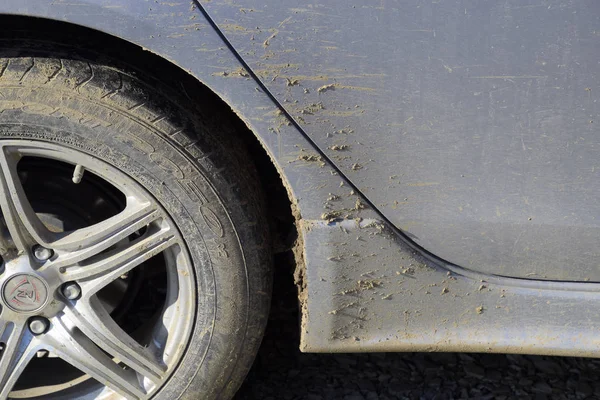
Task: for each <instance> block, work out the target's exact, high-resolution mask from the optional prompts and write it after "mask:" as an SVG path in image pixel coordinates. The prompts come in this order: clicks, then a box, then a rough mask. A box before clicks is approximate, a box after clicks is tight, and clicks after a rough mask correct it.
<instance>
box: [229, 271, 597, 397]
mask: <svg viewBox="0 0 600 400" xmlns="http://www.w3.org/2000/svg"><path fill="white" fill-rule="evenodd" d="M276 282H277V285H276V286H275V292H274V299H273V309H272V312H271V318H270V322H269V326H268V328H267V333H266V336H265V339H264V341H263V345H262V347H261V349H260V352H259V355H258V357H257V359H256V362H255V364H254V366H253V368H252V370H251V371H250V374H249V375H248V378H247V379H246V382H245V383H244V385H243V386H242V388H241V389H240V391H239V393H238V395H237V396H236V400H245V399H261V400H263V399H264V400H279V399H284V400H291V399H309V400H321V399H342V400H384V399H500V400H501V399H514V398H519V399H595V398H600V374H599V372H600V360H596V359H586V358H567V357H540V356H521V355H504V354H455V353H402V354H400V353H371V354H302V353H300V352H299V351H298V343H299V328H298V308H297V306H296V301H295V297H294V295H295V288H294V286H293V283H292V280H291V278H290V277H289V276H288V274H287V273H285V272H283V271H281V272H280V273H279V276H277V277H276Z"/></svg>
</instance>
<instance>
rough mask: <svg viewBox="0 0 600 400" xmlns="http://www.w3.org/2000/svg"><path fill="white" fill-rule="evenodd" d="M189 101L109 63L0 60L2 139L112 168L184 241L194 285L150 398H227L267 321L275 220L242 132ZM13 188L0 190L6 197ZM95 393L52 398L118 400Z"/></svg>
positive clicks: (79, 391) (239, 380) (148, 78)
mask: <svg viewBox="0 0 600 400" xmlns="http://www.w3.org/2000/svg"><path fill="white" fill-rule="evenodd" d="M186 101H187V99H186V98H185V96H182V95H180V94H179V93H178V92H177V90H174V89H172V88H170V87H168V86H167V85H165V84H163V83H162V81H161V79H160V77H155V76H152V77H151V76H144V75H143V73H140V72H139V71H130V70H128V71H125V70H123V69H121V68H120V67H115V66H113V65H106V63H102V62H88V61H86V60H79V59H74V57H68V56H67V57H63V56H60V57H54V56H41V57H29V56H27V57H21V56H19V57H4V58H0V145H2V143H5V144H7V145H6V148H7V149H9V147H10V146H13V147H14V148H17V147H19V143H23V145H24V146H31V147H32V148H36V146H38V145H39V147H40V148H43V149H58V150H57V151H58V152H60V151H62V150H60V149H64V151H65V154H67V153H68V154H74V156H73V157H81V160H88V159H89V160H91V161H90V162H92V161H93V162H94V163H97V165H105V166H106V168H107V169H109V168H110V169H111V170H112V169H115V170H116V171H118V173H119V174H122V176H123V177H127V179H129V178H130V179H131V181H132V184H135V185H139V186H140V188H141V189H140V190H144V191H145V193H147V194H148V198H151V199H154V200H155V201H156V203H157V204H158V206H159V207H161V209H162V210H164V212H165V213H166V214H167V216H168V218H169V219H170V221H172V222H173V223H174V226H176V230H177V231H178V233H179V235H180V237H181V238H182V240H183V243H184V247H185V249H186V251H187V253H188V254H189V257H190V260H191V265H192V269H191V271H192V273H190V274H187V273H186V274H183V273H182V272H181V271H180V274H179V278H178V279H181V280H184V279H189V280H190V281H191V282H192V283H191V287H193V290H192V291H191V292H190V293H189V295H193V298H194V306H193V307H192V308H191V309H193V312H191V314H192V315H188V316H187V317H189V319H190V321H191V323H190V330H189V335H188V336H187V338H188V339H187V340H182V342H181V343H179V347H178V348H179V349H183V350H182V352H181V356H180V358H179V359H178V360H177V361H176V363H175V364H174V365H171V366H169V367H168V368H169V377H168V379H165V380H164V381H162V382H161V383H160V385H159V386H157V387H156V388H154V389H153V391H152V392H151V393H150V392H149V393H148V397H152V398H157V399H229V398H231V397H233V395H234V394H235V392H236V391H237V389H238V388H239V386H240V384H241V383H242V381H243V379H244V377H245V375H246V374H247V372H248V370H249V368H250V366H251V365H252V362H253V360H254V357H255V355H256V352H257V351H258V347H259V345H260V342H261V339H262V335H263V332H264V327H265V324H266V320H267V317H268V311H269V305H270V294H271V284H272V282H271V281H272V266H271V262H272V260H271V254H270V240H269V237H268V229H267V226H268V225H267V223H266V220H265V210H264V206H263V198H262V194H261V191H260V189H259V186H258V179H257V175H256V172H255V170H254V167H253V164H252V162H251V161H250V158H249V156H248V154H246V153H245V150H244V148H243V146H241V145H240V144H239V143H238V142H236V140H235V137H236V136H235V135H236V133H235V132H232V131H231V128H229V127H228V125H227V124H221V123H220V121H218V120H215V118H214V117H213V116H212V115H210V114H209V113H206V114H205V115H203V114H202V110H201V109H200V110H197V109H194V108H193V107H191V106H189V105H188V104H186ZM9 144H10V146H9ZM10 148H12V147H10ZM0 150H1V148H0ZM7 151H9V150H7ZM14 151H15V152H18V151H19V150H14ZM49 151H50V150H48V152H49ZM52 151H54V150H52ZM74 159H75V158H74ZM61 162H62V161H61ZM82 163H83V162H82ZM67 164H69V163H67ZM72 164H73V167H74V170H75V169H76V165H77V162H73V163H72ZM69 165H71V164H69ZM94 165H96V164H94ZM98 168H99V170H98V171H99V172H98V174H99V175H102V171H101V170H102V167H98ZM85 173H88V172H85ZM94 173H95V172H94ZM94 173H92V175H93V174H94ZM116 173H117V172H115V174H116ZM115 176H116V175H115ZM123 179H125V178H123ZM127 182H129V181H127ZM123 185H126V183H123ZM10 190H11V189H10V188H8V187H7V188H5V189H4V193H2V188H0V196H2V195H4V196H5V197H6V196H8V192H10ZM183 292H184V291H182V293H183ZM184 294H185V293H184ZM59 297H60V296H59ZM59 314H60V313H59ZM61 315H62V314H61ZM57 318H58V317H57ZM50 329H52V328H50ZM167 336H168V335H167ZM25 372H27V371H25ZM95 390H96V392H90V391H89V389H86V388H78V387H77V385H76V386H75V387H71V388H69V389H68V390H67V391H65V393H54V394H53V395H52V396H48V397H47V398H52V397H53V396H54V397H56V398H79V397H81V398H84V397H85V398H94V397H93V396H94V395H93V393H102V396H107V397H106V398H112V397H111V396H113V395H110V394H106V393H109V392H110V390H109V392H106V391H105V390H104V389H102V390H100V389H95ZM90 393H92V394H90ZM86 396H87V397H86ZM90 396H91V397H90ZM98 396H99V397H101V396H100V395H98ZM113 397H115V398H119V397H120V396H119V395H117V394H115V395H114V396H113ZM125 397H132V398H135V397H136V396H135V395H129V396H125Z"/></svg>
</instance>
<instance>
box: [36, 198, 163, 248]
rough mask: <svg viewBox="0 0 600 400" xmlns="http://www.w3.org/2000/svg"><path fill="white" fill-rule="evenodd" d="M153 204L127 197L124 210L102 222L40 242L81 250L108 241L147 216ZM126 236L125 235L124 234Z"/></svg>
mask: <svg viewBox="0 0 600 400" xmlns="http://www.w3.org/2000/svg"><path fill="white" fill-rule="evenodd" d="M155 210H156V208H155V206H153V205H152V203H150V202H149V201H145V202H141V201H138V200H137V199H136V198H133V197H129V198H127V206H126V208H125V210H123V211H121V212H120V213H119V214H117V215H114V216H112V217H110V218H108V219H106V220H104V221H102V222H99V223H97V224H95V225H91V226H88V227H86V228H82V229H78V230H76V231H72V232H65V233H63V234H61V237H60V238H58V239H57V240H54V241H53V242H51V243H43V242H42V243H41V244H42V245H45V246H48V247H52V248H53V249H56V250H64V251H81V250H82V249H86V248H90V247H94V246H97V245H98V244H101V243H103V242H106V241H107V240H108V241H110V239H111V238H114V237H115V236H118V235H123V234H124V232H125V231H128V229H131V228H132V226H134V225H136V224H137V223H139V221H140V219H144V218H145V217H148V215H150V214H152V212H153V211H155ZM125 236H126V235H125Z"/></svg>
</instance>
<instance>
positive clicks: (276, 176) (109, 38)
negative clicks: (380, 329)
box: [0, 5, 301, 263]
mask: <svg viewBox="0 0 600 400" xmlns="http://www.w3.org/2000/svg"><path fill="white" fill-rule="evenodd" d="M76 7H77V6H76ZM2 8H6V7H5V5H0V11H6V10H2ZM9 8H10V7H9ZM103 9H104V10H111V7H107V6H105V7H103ZM192 11H193V10H192ZM40 14H41V13H32V14H29V15H28V14H26V13H21V12H19V13H14V14H13V13H11V14H9V13H4V14H0V24H1V25H2V26H3V29H4V30H3V33H1V34H0V40H2V39H5V40H10V41H13V42H16V43H18V42H19V41H36V40H43V41H44V42H50V43H52V44H53V45H56V46H59V47H61V48H65V49H71V50H72V51H73V54H72V55H73V56H74V57H82V58H85V59H90V58H96V57H98V56H99V57H102V58H104V57H106V58H108V59H112V60H118V61H120V62H122V63H123V64H124V65H126V66H128V67H130V68H131V69H132V70H139V71H143V72H146V73H150V74H151V75H153V76H160V77H161V79H163V78H165V77H166V79H165V83H166V84H167V85H169V86H171V87H172V88H173V89H176V90H180V91H182V92H183V94H184V96H185V97H187V98H188V99H189V100H190V101H191V102H193V103H194V104H195V105H197V106H201V105H206V104H209V105H210V107H211V111H213V110H214V111H215V112H217V113H218V114H219V115H218V118H222V119H223V121H224V122H226V123H227V124H228V125H232V126H231V128H233V129H234V130H235V131H236V133H237V135H236V139H239V140H240V141H241V142H243V145H244V146H245V147H247V148H248V150H249V152H250V153H251V157H252V161H253V162H254V163H255V164H256V166H257V169H258V170H259V174H258V176H259V179H260V184H261V187H262V188H263V191H264V192H265V193H270V194H271V195H270V196H269V197H268V203H269V204H268V205H269V208H270V210H273V209H276V212H277V215H276V216H275V217H276V218H275V219H277V220H276V221H275V220H271V221H270V224H271V233H272V236H273V240H274V247H275V250H276V251H277V250H281V249H282V248H285V247H290V246H291V243H289V242H290V237H293V238H296V237H297V235H298V233H297V232H298V230H297V229H296V223H297V222H298V220H299V219H300V210H299V208H298V205H297V202H296V201H295V198H296V197H295V195H294V192H293V187H292V186H291V185H290V183H289V180H288V177H287V175H286V172H285V170H284V169H283V168H282V167H281V163H280V160H278V158H277V157H276V156H275V155H274V154H273V151H272V148H271V147H269V146H268V145H267V144H266V143H265V141H264V139H263V138H262V136H263V135H262V131H261V129H260V127H257V126H256V124H253V123H252V120H253V119H255V118H256V116H255V115H249V116H247V115H246V114H245V113H244V112H243V111H242V110H240V109H239V108H236V102H237V101H242V102H245V103H246V102H247V100H245V99H243V98H242V97H240V98H237V97H236V96H234V93H233V92H231V90H230V89H229V88H227V87H224V86H222V85H219V84H215V81H218V79H217V80H214V81H213V80H212V79H206V77H213V78H214V77H215V76H220V77H225V76H228V75H229V74H228V73H227V72H226V71H227V70H231V67H229V68H228V67H227V66H226V65H224V66H223V71H222V73H219V72H217V73H215V72H214V71H202V70H201V69H200V68H199V69H196V70H191V69H189V68H188V69H185V67H184V65H182V64H181V63H178V62H177V61H178V57H177V56H176V54H177V53H176V52H174V51H173V50H174V49H175V50H176V46H172V47H171V50H172V51H171V52H169V51H164V50H165V46H164V44H161V43H160V42H157V45H156V46H155V47H151V48H150V47H146V46H147V45H146V44H145V43H140V42H136V41H132V40H131V39H132V38H127V37H122V36H121V33H120V32H118V29H117V30H114V31H103V30H99V29H97V28H102V27H101V26H94V25H92V26H90V25H88V26H84V25H82V24H81V22H83V21H78V20H76V19H75V18H74V19H69V18H67V21H65V20H59V19H55V17H58V15H57V13H52V12H49V13H47V14H46V15H44V16H40ZM92 14H93V13H92ZM139 17H141V15H139V16H135V15H132V16H131V19H132V20H133V19H135V18H139ZM128 19H129V18H128ZM98 20H101V18H98ZM194 20H196V19H194ZM89 22H93V21H92V20H90V21H89ZM99 22H100V21H99ZM184 29H186V31H187V29H193V31H194V32H196V33H197V32H198V31H197V30H196V29H197V26H196V24H191V26H189V27H185V28H184ZM147 32H148V34H149V37H151V38H154V37H156V38H160V37H163V35H166V37H168V36H169V34H167V33H166V32H165V31H164V30H162V29H156V30H148V29H147ZM161 32H162V33H161ZM170 36H171V38H173V35H170ZM198 36H199V38H201V35H198ZM133 39H135V35H134V37H133ZM187 45H189V44H187V43H186V46H187ZM182 48H185V46H182ZM15 50H17V49H15ZM38 50H39V49H38ZM198 53H200V51H198ZM216 59H219V57H216ZM238 68H240V69H238V70H236V71H237V72H238V76H239V78H244V80H249V79H246V77H245V76H244V75H245V74H244V73H243V72H240V71H242V69H241V68H243V67H242V66H240V67H238ZM205 72H206V74H205ZM207 80H208V81H209V82H207ZM238 99H239V100H238ZM262 107H263V108H264V107H265V106H262ZM273 107H276V105H275V104H273ZM258 109H260V107H259V108H258ZM270 219H272V218H270ZM292 231H293V232H292ZM299 263H301V262H299Z"/></svg>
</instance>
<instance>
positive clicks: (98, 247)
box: [48, 207, 161, 279]
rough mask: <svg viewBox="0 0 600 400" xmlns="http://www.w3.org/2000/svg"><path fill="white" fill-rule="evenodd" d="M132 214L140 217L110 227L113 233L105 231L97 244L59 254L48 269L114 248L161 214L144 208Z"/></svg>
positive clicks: (75, 262)
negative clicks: (112, 228)
mask: <svg viewBox="0 0 600 400" xmlns="http://www.w3.org/2000/svg"><path fill="white" fill-rule="evenodd" d="M128 213H130V212H128ZM130 214H133V213H130ZM134 214H139V215H141V216H140V217H138V218H137V219H133V218H131V219H130V218H128V219H127V221H122V224H121V226H114V225H112V226H113V227H114V228H115V229H114V230H113V231H110V230H109V231H107V232H106V233H105V234H104V238H103V239H101V240H98V242H97V243H95V244H92V245H89V246H87V247H83V248H82V249H81V250H78V251H74V252H69V253H64V254H60V257H58V259H57V260H56V261H54V262H52V263H51V264H49V265H48V268H51V267H54V268H63V267H67V266H70V265H75V264H77V263H79V262H81V261H84V260H86V259H88V258H91V257H93V256H95V255H97V254H99V253H101V252H103V251H104V250H106V249H108V248H110V247H111V246H114V245H115V244H117V243H119V242H120V241H121V240H123V239H127V238H128V237H129V236H130V235H131V234H133V233H135V232H137V231H139V230H140V229H142V228H144V227H145V226H148V225H149V224H150V223H152V222H154V221H156V220H157V219H159V218H160V217H161V212H160V211H158V210H155V209H154V208H152V207H144V211H140V212H135V213H134ZM105 226H106V225H105ZM79 234H82V233H78V234H77V235H79ZM69 274H74V272H69ZM72 279H75V278H72Z"/></svg>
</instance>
